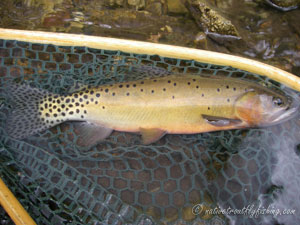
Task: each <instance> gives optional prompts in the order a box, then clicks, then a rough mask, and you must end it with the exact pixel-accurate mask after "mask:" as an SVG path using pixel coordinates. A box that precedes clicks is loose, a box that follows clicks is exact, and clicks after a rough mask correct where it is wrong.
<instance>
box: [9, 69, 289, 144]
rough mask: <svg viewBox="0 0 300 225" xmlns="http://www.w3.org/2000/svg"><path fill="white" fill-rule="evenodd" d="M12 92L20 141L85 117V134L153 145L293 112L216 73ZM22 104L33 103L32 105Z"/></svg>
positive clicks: (284, 101)
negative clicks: (63, 90)
mask: <svg viewBox="0 0 300 225" xmlns="http://www.w3.org/2000/svg"><path fill="white" fill-rule="evenodd" d="M28 92H29V93H31V95H27V94H26V93H28ZM12 94H13V95H15V96H18V98H17V99H20V100H21V102H19V105H18V106H17V109H16V110H15V111H14V112H13V113H12V114H11V115H10V116H9V118H8V122H7V130H8V133H9V134H10V135H11V136H12V137H15V138H19V139H20V138H25V137H27V136H29V135H33V134H35V133H37V132H39V131H42V130H45V129H47V128H50V127H52V126H55V125H57V124H60V123H62V122H65V121H82V122H85V123H87V126H83V127H84V129H83V130H82V132H87V130H88V129H89V128H90V129H91V130H93V131H95V132H98V133H99V134H102V135H99V137H100V136H101V139H103V138H105V137H107V136H108V135H109V134H110V133H111V131H112V130H118V131H125V132H140V133H141V134H142V136H143V141H144V143H151V142H155V141H156V140H157V139H159V138H160V137H162V136H163V135H164V134H166V133H169V134H192V133H201V132H209V131H216V130H227V129H237V128H245V127H253V126H261V125H263V126H265V125H271V124H273V123H274V121H275V120H276V118H278V117H279V115H280V117H281V118H282V119H285V118H286V117H288V116H290V114H292V113H291V109H288V108H289V107H290V101H289V99H288V98H287V97H286V96H285V95H283V94H281V93H276V92H274V91H273V90H271V89H268V88H265V87H263V86H260V85H258V84H255V83H252V82H247V81H243V80H239V79H235V78H221V77H216V76H214V77H206V76H199V75H179V74H177V75H176V74H175V75H169V76H165V77H159V78H151V79H145V80H138V81H130V82H124V83H116V84H113V85H102V86H99V87H90V88H84V89H82V90H81V91H78V92H75V93H71V94H67V95H63V96H60V95H55V94H52V93H48V92H45V91H41V90H39V89H35V88H31V87H28V86H26V85H25V86H19V87H16V88H15V89H14V90H13V91H12ZM21 95H22V96H21ZM275 100H276V102H278V101H279V102H280V105H278V104H277V105H276V104H274V103H275ZM24 102H30V104H27V105H29V106H30V108H28V107H26V106H24ZM20 105H22V107H21V106H20ZM29 114H30V115H29ZM283 114H286V115H287V116H286V117H284V115H283ZM101 132H102V133H101ZM88 133H90V132H88ZM94 136H95V135H94ZM94 139H97V136H96V137H94V138H93V140H90V142H95V141H98V140H94Z"/></svg>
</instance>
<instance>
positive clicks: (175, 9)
mask: <svg viewBox="0 0 300 225" xmlns="http://www.w3.org/2000/svg"><path fill="white" fill-rule="evenodd" d="M167 6H168V12H169V13H171V14H172V13H173V14H186V13H187V12H188V11H187V9H186V7H185V6H184V4H183V3H182V1H181V0H167Z"/></svg>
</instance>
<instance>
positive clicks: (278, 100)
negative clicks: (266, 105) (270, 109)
mask: <svg viewBox="0 0 300 225" xmlns="http://www.w3.org/2000/svg"><path fill="white" fill-rule="evenodd" d="M272 101H273V104H274V105H275V106H278V107H280V106H283V101H282V99H281V98H279V97H273V100H272Z"/></svg>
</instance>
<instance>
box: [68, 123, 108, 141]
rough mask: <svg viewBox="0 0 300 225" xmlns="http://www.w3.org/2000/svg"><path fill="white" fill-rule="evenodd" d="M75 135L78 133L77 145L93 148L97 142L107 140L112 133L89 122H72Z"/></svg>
mask: <svg viewBox="0 0 300 225" xmlns="http://www.w3.org/2000/svg"><path fill="white" fill-rule="evenodd" d="M73 126H74V128H75V131H76V133H78V139H77V142H76V143H77V144H78V145H79V146H81V147H87V146H93V145H95V144H97V143H98V142H99V141H102V140H104V139H105V138H107V137H108V136H109V135H110V134H111V132H112V131H113V130H112V129H110V128H106V127H102V126H99V125H96V124H93V123H89V122H73Z"/></svg>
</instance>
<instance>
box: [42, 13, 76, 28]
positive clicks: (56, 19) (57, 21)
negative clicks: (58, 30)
mask: <svg viewBox="0 0 300 225" xmlns="http://www.w3.org/2000/svg"><path fill="white" fill-rule="evenodd" d="M70 19H71V16H70V14H69V13H67V12H65V11H57V12H55V13H50V14H47V15H46V16H45V17H44V19H43V23H42V26H43V27H64V26H65V24H66V23H68V21H69V20H70Z"/></svg>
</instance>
